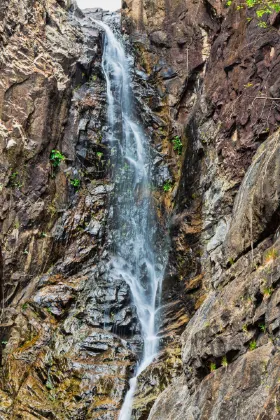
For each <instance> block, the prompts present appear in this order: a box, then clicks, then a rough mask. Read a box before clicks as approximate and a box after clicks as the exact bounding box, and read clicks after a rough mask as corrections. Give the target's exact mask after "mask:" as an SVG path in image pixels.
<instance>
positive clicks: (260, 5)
mask: <svg viewBox="0 0 280 420" xmlns="http://www.w3.org/2000/svg"><path fill="white" fill-rule="evenodd" d="M232 2H233V0H228V1H227V2H226V6H231V4H232ZM243 7H248V9H251V8H252V7H256V9H257V10H256V15H257V18H258V19H260V18H262V17H263V15H265V14H267V15H270V14H271V13H273V12H277V13H278V12H280V2H279V0H278V1H277V0H276V1H275V0H274V1H271V0H245V2H244V3H243V4H241V5H237V7H236V8H237V10H240V9H243ZM258 26H260V27H262V28H266V27H267V24H266V23H265V22H259V24H258Z"/></svg>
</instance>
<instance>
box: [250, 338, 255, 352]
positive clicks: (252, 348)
mask: <svg viewBox="0 0 280 420" xmlns="http://www.w3.org/2000/svg"><path fill="white" fill-rule="evenodd" d="M256 348H257V342H256V341H255V340H253V341H251V342H250V344H249V349H250V351H253V350H255V349H256Z"/></svg>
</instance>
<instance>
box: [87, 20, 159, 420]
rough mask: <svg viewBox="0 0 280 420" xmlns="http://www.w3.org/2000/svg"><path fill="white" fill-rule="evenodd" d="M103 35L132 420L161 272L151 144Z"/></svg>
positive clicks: (115, 252)
mask: <svg viewBox="0 0 280 420" xmlns="http://www.w3.org/2000/svg"><path fill="white" fill-rule="evenodd" d="M95 23H96V24H98V25H99V26H100V27H101V28H103V30H104V32H105V34H104V49H103V59H102V69H103V72H104V75H105V78H106V85H107V105H108V111H107V114H108V129H109V136H110V138H109V142H110V148H111V152H112V153H111V155H112V158H111V163H112V165H113V168H114V169H113V176H114V182H115V188H114V200H113V205H112V208H113V215H112V216H111V217H112V220H113V228H112V229H111V232H110V242H111V244H112V256H111V258H110V268H109V274H108V279H109V281H114V279H120V278H121V279H123V280H125V282H126V283H127V284H128V285H129V287H130V291H131V295H132V299H133V304H134V305H135V307H136V311H137V316H138V319H139V323H140V326H141V334H142V339H143V352H142V357H141V361H140V363H139V365H138V367H137V369H136V372H135V376H134V377H133V378H132V379H131V380H130V389H129V391H128V392H127V394H126V397H125V400H124V403H123V407H122V409H121V413H120V417H119V419H120V420H129V419H131V414H132V403H133V395H134V393H135V390H136V388H137V377H138V376H139V375H140V374H141V372H143V370H144V369H146V367H147V366H148V365H149V364H150V363H151V362H152V361H153V360H154V358H155V356H156V355H157V352H158V346H159V338H158V337H157V332H158V317H157V312H158V308H159V302H160V296H161V283H162V278H163V272H164V268H165V267H164V260H166V258H163V255H161V254H162V251H161V249H162V243H164V242H165V239H162V238H161V241H160V242H161V243H160V244H159V243H157V244H156V238H158V237H159V232H158V229H159V228H158V223H157V220H156V215H155V211H154V209H153V205H152V193H151V183H152V179H151V172H152V159H151V157H150V147H151V146H150V141H149V138H148V137H147V136H146V135H145V133H144V129H143V127H142V125H141V122H140V119H139V118H138V116H137V114H136V109H135V107H134V98H133V92H132V89H131V87H130V86H131V81H132V80H131V74H130V72H131V64H130V63H131V61H130V59H129V57H127V56H126V53H125V50H124V47H123V45H122V43H121V41H120V40H119V38H120V37H117V35H115V33H114V32H113V30H112V29H111V28H110V27H109V26H108V25H107V24H105V23H104V22H101V21H95Z"/></svg>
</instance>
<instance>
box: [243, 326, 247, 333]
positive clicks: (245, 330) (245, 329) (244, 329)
mask: <svg viewBox="0 0 280 420" xmlns="http://www.w3.org/2000/svg"><path fill="white" fill-rule="evenodd" d="M242 331H243V332H245V333H247V332H248V327H247V325H246V324H244V325H243V326H242Z"/></svg>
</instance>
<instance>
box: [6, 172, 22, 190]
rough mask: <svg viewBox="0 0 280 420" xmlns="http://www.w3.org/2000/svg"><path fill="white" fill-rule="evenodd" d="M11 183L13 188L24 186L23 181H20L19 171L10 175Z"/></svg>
mask: <svg viewBox="0 0 280 420" xmlns="http://www.w3.org/2000/svg"><path fill="white" fill-rule="evenodd" d="M9 185H10V187H11V188H21V187H22V186H23V183H22V182H20V179H19V173H18V172H13V173H12V174H11V175H10V178H9Z"/></svg>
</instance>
